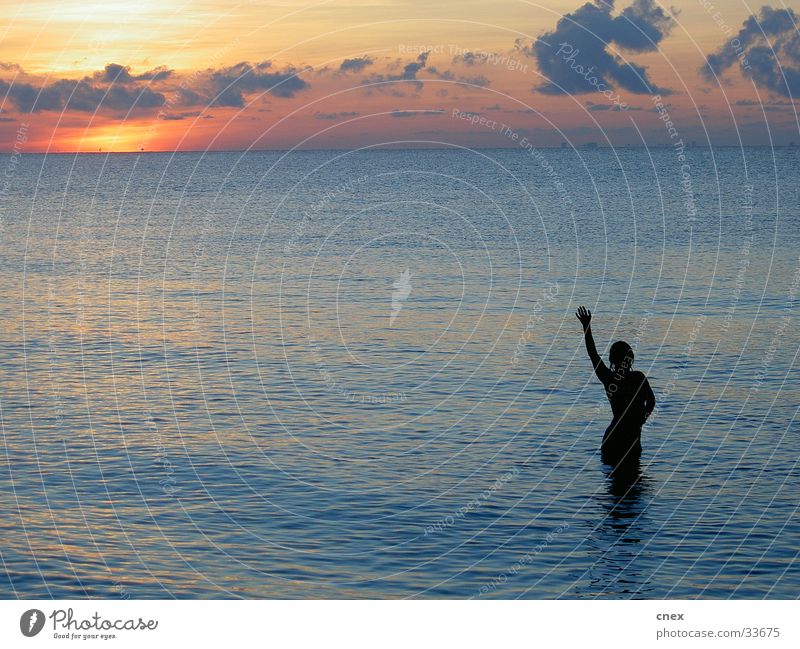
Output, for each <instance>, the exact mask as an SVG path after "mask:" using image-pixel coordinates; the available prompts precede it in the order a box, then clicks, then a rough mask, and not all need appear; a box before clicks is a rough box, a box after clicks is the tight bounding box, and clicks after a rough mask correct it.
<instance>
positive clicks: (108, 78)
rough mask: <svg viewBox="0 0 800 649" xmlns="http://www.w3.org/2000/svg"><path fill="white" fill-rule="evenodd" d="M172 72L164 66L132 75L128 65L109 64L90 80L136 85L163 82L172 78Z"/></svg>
mask: <svg viewBox="0 0 800 649" xmlns="http://www.w3.org/2000/svg"><path fill="white" fill-rule="evenodd" d="M172 74H173V71H172V70H170V69H168V68H167V67H165V66H161V67H158V68H154V69H153V70H149V71H148V72H144V73H142V74H137V75H132V74H131V68H130V66H128V65H120V64H119V63H109V64H108V65H107V66H106V67H105V68H104V69H103V70H102V71H101V72H95V73H94V75H93V76H92V79H93V80H95V81H100V82H101V83H121V84H127V83H136V82H137V81H163V80H164V79H167V78H168V77H170V76H172Z"/></svg>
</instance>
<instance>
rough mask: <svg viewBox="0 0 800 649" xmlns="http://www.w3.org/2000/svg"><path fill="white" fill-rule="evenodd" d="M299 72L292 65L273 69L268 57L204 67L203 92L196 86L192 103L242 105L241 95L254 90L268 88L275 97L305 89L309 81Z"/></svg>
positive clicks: (291, 94)
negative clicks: (198, 96)
mask: <svg viewBox="0 0 800 649" xmlns="http://www.w3.org/2000/svg"><path fill="white" fill-rule="evenodd" d="M300 72H302V70H298V69H296V68H294V67H288V68H285V69H284V70H274V69H273V68H272V62H271V61H262V62H261V63H256V64H250V63H247V62H241V63H237V64H236V65H231V66H229V67H224V68H219V69H216V70H208V71H207V72H206V75H205V79H203V80H202V81H201V85H202V84H203V82H205V85H206V86H207V87H206V94H205V97H203V96H202V94H201V93H200V92H198V91H197V89H194V90H193V91H192V92H194V94H195V95H200V96H201V99H200V100H198V99H197V98H195V103H205V104H208V105H215V106H233V107H236V108H241V107H243V106H244V105H245V99H244V95H245V94H248V93H256V92H268V93H269V94H271V95H274V96H275V97H282V98H289V97H294V95H295V94H296V93H297V92H300V91H301V90H306V89H308V88H309V87H310V86H309V84H308V83H307V82H306V81H304V80H303V79H302V78H300V76H299V75H300Z"/></svg>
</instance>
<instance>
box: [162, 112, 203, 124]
mask: <svg viewBox="0 0 800 649" xmlns="http://www.w3.org/2000/svg"><path fill="white" fill-rule="evenodd" d="M190 117H200V111H199V110H193V111H191V112H188V113H170V114H169V115H163V116H162V117H161V119H163V120H165V121H167V122H178V121H180V120H183V119H189V118H190ZM210 117H212V115H206V116H204V117H203V119H208V118H210Z"/></svg>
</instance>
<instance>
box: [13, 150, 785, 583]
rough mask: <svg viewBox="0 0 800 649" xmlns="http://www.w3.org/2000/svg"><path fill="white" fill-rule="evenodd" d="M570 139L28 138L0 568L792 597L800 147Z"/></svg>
mask: <svg viewBox="0 0 800 649" xmlns="http://www.w3.org/2000/svg"><path fill="white" fill-rule="evenodd" d="M548 155H549V156H550V157H551V159H552V164H553V168H554V169H555V170H556V173H557V174H558V176H559V178H560V179H562V180H563V181H565V184H566V185H567V186H569V187H570V188H571V189H572V191H573V193H572V196H573V204H572V205H565V204H564V203H563V200H562V199H563V197H562V195H561V194H560V193H559V191H558V189H557V187H555V186H554V185H553V181H552V178H549V177H548V176H547V175H546V174H544V172H543V171H542V169H541V168H539V166H538V165H534V166H531V165H530V162H529V159H528V158H527V157H526V156H524V155H520V154H519V152H515V151H496V152H492V155H491V156H490V157H489V158H488V159H487V158H486V157H483V156H477V155H475V154H471V153H469V152H451V151H425V152H420V151H417V152H411V151H375V152H361V153H357V154H355V153H310V152H305V153H297V154H294V155H291V156H288V157H285V158H282V157H281V154H272V153H270V154H266V153H253V154H248V155H247V156H244V157H239V156H237V155H235V154H212V155H207V156H201V155H199V154H198V155H196V154H186V155H178V156H174V157H171V156H162V155H158V154H152V155H144V156H127V155H119V156H111V157H108V158H106V157H102V156H79V157H78V158H77V159H73V158H71V157H69V156H53V157H48V158H46V159H45V158H44V157H41V156H24V157H23V159H22V162H21V163H20V165H19V166H18V168H17V175H16V177H15V192H14V194H13V195H12V196H10V197H9V200H8V201H7V203H6V205H5V208H6V209H5V214H6V215H7V216H6V217H4V230H3V244H2V250H0V254H1V256H0V265H2V271H3V272H2V274H1V275H0V295H1V296H2V299H3V303H4V304H6V305H11V308H7V309H3V310H2V311H0V364H1V365H0V376H2V379H1V380H2V386H1V387H0V414H1V415H2V432H3V444H2V453H0V499H2V500H0V503H1V504H2V507H3V510H4V512H6V515H5V516H4V517H3V519H2V522H0V553H2V566H3V568H2V571H1V572H0V594H3V595H5V596H18V597H27V598H35V597H85V596H91V597H172V596H174V597H476V598H477V597H503V598H516V597H540V598H541V597H547V598H554V597H589V598H592V597H653V598H662V597H796V596H797V595H798V593H797V586H796V583H795V582H796V579H794V576H795V575H796V571H797V559H796V557H797V551H796V539H797V533H798V531H800V528H799V526H798V518H797V505H798V503H797V488H796V487H797V481H798V473H799V470H798V465H797V458H798V457H800V436H798V435H797V428H796V426H795V425H794V424H793V423H792V422H793V421H794V416H795V410H796V406H797V403H798V397H799V396H800V393H799V391H798V387H800V381H799V380H798V378H797V373H796V372H793V369H794V363H795V361H794V351H795V350H796V347H797V338H796V334H795V333H794V331H793V330H792V328H790V327H788V326H787V325H786V324H785V322H786V318H787V317H793V316H792V314H793V313H794V309H795V308H796V307H795V303H796V302H795V298H796V289H797V286H796V284H797V282H796V281H795V278H796V277H797V259H796V252H795V251H796V250H797V244H798V231H797V229H796V228H795V227H793V225H792V223H793V222H794V221H796V218H797V214H796V213H786V212H781V213H780V218H777V219H776V216H775V215H776V200H777V204H779V205H780V206H781V209H782V210H786V209H787V207H786V206H792V207H791V209H796V206H797V205H798V204H800V201H798V187H797V186H796V183H793V182H790V179H793V178H796V171H797V159H796V157H797V153H796V152H794V151H791V150H785V151H777V152H776V153H775V157H773V154H772V152H769V151H767V150H763V149H752V150H747V152H746V155H747V156H748V157H749V159H750V162H751V163H752V164H750V165H748V168H749V169H750V171H749V174H750V176H749V177H748V179H749V182H752V183H753V184H754V185H755V187H756V191H755V194H754V197H755V206H756V209H755V212H754V215H753V220H752V223H749V222H748V221H746V219H745V217H744V215H743V214H742V213H741V210H740V209H739V206H740V204H741V199H742V196H741V194H742V185H743V174H744V171H743V167H742V160H741V153H740V152H734V151H733V150H730V151H727V150H726V151H723V152H721V153H718V154H716V155H715V156H713V157H712V155H711V153H710V152H707V151H702V150H692V155H693V156H695V158H696V159H693V160H692V169H695V170H697V176H696V177H695V178H694V182H695V188H696V190H697V200H698V205H699V208H700V213H702V214H704V215H705V216H704V218H703V219H698V221H697V222H692V223H689V222H687V220H686V219H685V218H683V217H682V214H683V212H682V210H683V208H682V203H681V196H682V194H681V192H680V191H675V192H670V191H669V188H670V187H675V186H679V182H680V177H679V175H677V172H676V169H675V168H674V156H671V155H670V152H669V151H666V152H658V151H656V152H653V160H652V165H651V159H650V157H648V156H647V155H646V154H645V153H643V152H640V151H635V150H626V151H622V152H620V158H619V159H616V158H611V157H609V155H608V153H607V152H603V151H595V152H582V155H583V156H584V158H586V159H585V160H583V161H578V160H577V159H576V158H575V157H574V156H575V154H574V153H571V152H567V151H552V152H549V153H548ZM737 155H738V157H737ZM492 159H494V160H496V161H498V162H499V163H501V164H502V166H501V165H500V164H497V165H494V164H493V163H492V162H491V160H492ZM73 163H74V168H72V167H73ZM43 165H44V170H43V172H42V166H43ZM273 165H274V167H273ZM443 169H446V170H447V173H446V174H444V173H443V172H442V170H443ZM40 172H42V173H41V175H40ZM590 174H591V175H590ZM753 174H760V175H757V176H753ZM656 175H657V176H658V182H656ZM776 178H777V179H778V182H779V183H780V185H779V187H778V190H777V193H776V187H775V179H776ZM356 180H358V182H356ZM37 183H38V184H37ZM298 183H299V184H298ZM676 183H678V184H676ZM717 183H719V185H717ZM659 188H660V191H661V193H660V194H659ZM793 219H794V221H793ZM634 225H635V227H633V226H634ZM610 233H613V237H612V235H611V234H610ZM620 250H627V251H629V252H630V254H620V252H619V251H620ZM406 272H407V273H408V274H407V275H404V274H405V273H406ZM403 277H405V278H406V279H405V280H403V279H402V278H403ZM398 286H399V288H398ZM793 287H794V288H793ZM580 303H586V304H588V305H590V306H591V307H592V308H593V310H594V311H595V318H596V324H595V335H596V337H597V340H598V346H599V347H600V349H601V350H604V349H606V348H607V345H608V344H609V343H610V342H611V341H613V340H616V339H619V338H625V339H627V340H628V341H629V342H631V343H632V344H633V345H634V347H635V349H636V356H637V361H636V362H637V366H638V367H639V368H640V369H642V370H643V371H645V373H646V374H647V375H648V376H649V377H650V380H651V383H652V385H653V389H654V391H655V393H656V396H657V398H658V401H659V407H658V410H657V412H656V413H655V415H654V416H653V418H652V421H651V422H650V423H649V424H648V426H647V427H646V429H645V431H644V433H643V445H644V453H643V455H642V458H641V464H639V465H633V466H629V467H626V469H625V470H624V471H617V472H611V471H610V469H609V467H606V466H604V465H603V464H602V463H601V461H600V457H599V455H598V447H599V443H600V439H601V437H602V432H603V430H605V427H606V426H607V424H608V421H609V419H610V412H609V409H608V405H607V404H606V403H605V402H604V397H603V393H602V389H601V388H600V387H599V386H598V385H597V384H596V382H595V381H594V378H593V376H592V375H591V372H590V368H589V367H588V365H587V361H586V359H585V356H584V351H583V349H582V339H581V336H580V328H579V326H578V324H577V322H576V321H575V318H574V315H573V312H574V308H575V305H576V304H580ZM398 305H400V306H401V308H398Z"/></svg>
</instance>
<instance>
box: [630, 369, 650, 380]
mask: <svg viewBox="0 0 800 649" xmlns="http://www.w3.org/2000/svg"><path fill="white" fill-rule="evenodd" d="M629 376H630V377H631V380H633V381H636V382H638V383H644V382H645V381H646V380H647V376H646V375H645V373H644V372H640V371H639V370H633V371H632V372H631V373H630V374H629Z"/></svg>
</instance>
